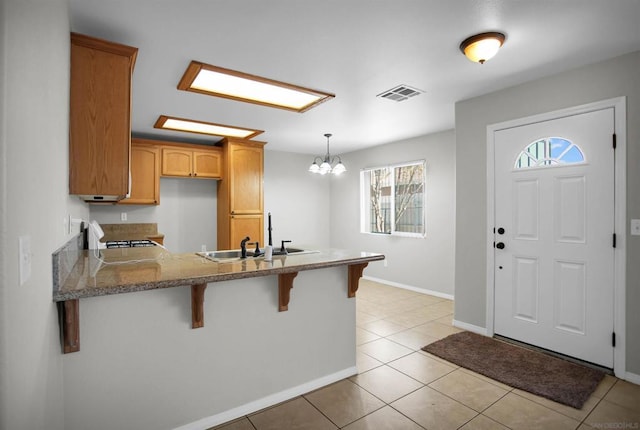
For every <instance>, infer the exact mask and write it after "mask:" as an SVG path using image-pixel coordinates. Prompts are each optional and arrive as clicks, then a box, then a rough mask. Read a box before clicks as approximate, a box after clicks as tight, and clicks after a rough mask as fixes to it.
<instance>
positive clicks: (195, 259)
mask: <svg viewBox="0 0 640 430" xmlns="http://www.w3.org/2000/svg"><path fill="white" fill-rule="evenodd" d="M94 253H95V251H92V250H84V251H79V252H78V254H77V256H78V258H77V261H76V263H75V265H74V266H73V268H72V269H71V270H70V273H69V275H68V276H67V277H66V279H64V281H63V282H62V284H61V285H54V291H53V301H54V302H61V301H65V300H73V299H80V298H86V297H95V296H103V295H108V294H122V293H131V292H136V291H145V290H153V289H158V288H171V287H179V286H187V285H196V284H203V283H209V282H219V281H228V280H233V279H242V278H251V277H258V276H269V275H277V274H281V273H291V272H299V271H304V270H313V269H322V268H327V267H335V266H345V265H351V264H358V263H367V262H370V261H377V260H384V255H382V254H376V253H370V252H357V251H349V250H341V249H328V250H321V251H320V252H314V253H309V254H301V255H296V254H292V255H287V256H274V257H273V261H272V262H267V261H264V259H262V258H256V259H253V258H248V259H246V260H235V261H228V262H214V261H211V260H208V259H206V258H204V257H201V256H199V255H197V254H195V253H191V254H172V253H171V252H169V251H167V250H166V249H165V248H163V247H160V246H156V247H143V248H114V249H102V250H100V253H101V256H102V261H101V260H100V259H98V258H97V257H95V255H94ZM54 284H55V282H54Z"/></svg>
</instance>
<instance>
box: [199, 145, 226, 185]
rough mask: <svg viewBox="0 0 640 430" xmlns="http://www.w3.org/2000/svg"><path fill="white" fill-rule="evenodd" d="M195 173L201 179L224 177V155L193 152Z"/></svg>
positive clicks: (214, 152) (217, 152) (218, 151)
mask: <svg viewBox="0 0 640 430" xmlns="http://www.w3.org/2000/svg"><path fill="white" fill-rule="evenodd" d="M193 173H194V176H197V177H199V178H220V177H221V176H222V155H221V154H220V150H219V149H218V150H216V151H193Z"/></svg>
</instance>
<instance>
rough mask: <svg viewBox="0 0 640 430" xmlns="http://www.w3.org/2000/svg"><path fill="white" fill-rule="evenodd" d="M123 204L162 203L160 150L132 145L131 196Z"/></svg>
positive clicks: (122, 201)
mask: <svg viewBox="0 0 640 430" xmlns="http://www.w3.org/2000/svg"><path fill="white" fill-rule="evenodd" d="M119 203H121V204H130V205H157V204H160V150H159V149H158V148H156V147H153V146H146V145H145V146H137V145H135V144H133V145H131V196H130V197H129V198H128V199H124V200H121V201H120V202H119Z"/></svg>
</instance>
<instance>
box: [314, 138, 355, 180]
mask: <svg viewBox="0 0 640 430" xmlns="http://www.w3.org/2000/svg"><path fill="white" fill-rule="evenodd" d="M324 137H326V138H327V154H326V155H325V156H324V158H322V157H320V156H318V157H316V158H314V160H313V163H312V164H311V166H309V171H310V172H311V173H319V174H321V175H326V174H327V173H333V174H334V175H340V174H342V173H344V172H346V171H347V168H346V167H344V164H342V159H340V156H338V155H336V156H335V157H332V156H331V154H330V153H329V138H330V137H331V133H326V134H325V135H324ZM336 161H337V163H336ZM318 163H320V164H318Z"/></svg>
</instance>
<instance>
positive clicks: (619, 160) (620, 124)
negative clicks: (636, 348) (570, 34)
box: [486, 96, 627, 379]
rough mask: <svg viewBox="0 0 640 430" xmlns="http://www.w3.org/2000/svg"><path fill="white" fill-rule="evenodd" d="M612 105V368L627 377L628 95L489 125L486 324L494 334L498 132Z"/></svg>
mask: <svg viewBox="0 0 640 430" xmlns="http://www.w3.org/2000/svg"><path fill="white" fill-rule="evenodd" d="M607 108H613V110H614V114H613V115H614V130H615V133H616V152H615V156H614V160H615V161H614V169H615V171H614V187H615V196H614V199H615V203H614V232H615V233H616V248H615V249H614V275H613V277H614V280H613V281H614V285H613V295H614V297H613V303H614V305H613V306H614V309H613V327H614V331H615V333H616V346H615V348H614V349H613V370H614V373H615V375H616V376H618V377H620V378H622V379H624V378H625V373H626V326H625V315H626V271H625V270H626V238H627V237H626V236H627V230H626V225H627V201H626V197H627V189H626V188H627V182H626V178H627V126H626V118H627V113H626V97H624V96H623V97H616V98H612V99H607V100H601V101H598V102H594V103H588V104H584V105H579V106H574V107H570V108H565V109H560V110H556V111H552V112H547V113H543V114H538V115H532V116H528V117H525V118H518V119H514V120H510V121H505V122H500V123H496V124H490V125H488V126H487V242H486V253H487V266H486V269H487V279H486V286H487V306H486V316H487V319H486V327H487V330H486V331H487V333H486V334H487V336H490V337H493V335H494V334H495V332H494V311H495V310H494V296H495V277H494V269H495V255H494V248H493V242H494V233H493V228H494V226H495V195H494V191H495V165H494V156H495V140H494V136H495V133H496V132H497V131H500V130H505V129H509V128H514V127H520V126H524V125H530V124H535V123H539V122H544V121H549V120H552V119H557V118H564V117H568V116H573V115H579V114H583V113H588V112H593V111H597V110H601V109H607Z"/></svg>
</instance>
